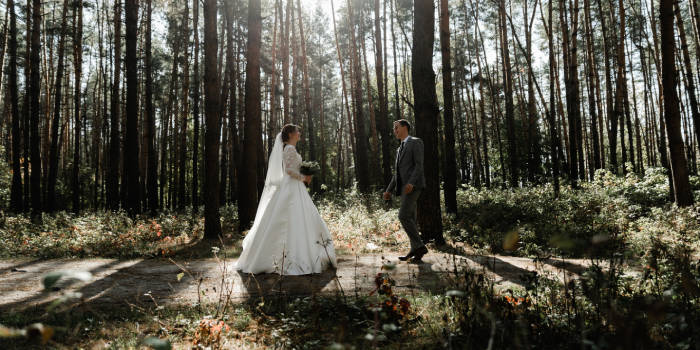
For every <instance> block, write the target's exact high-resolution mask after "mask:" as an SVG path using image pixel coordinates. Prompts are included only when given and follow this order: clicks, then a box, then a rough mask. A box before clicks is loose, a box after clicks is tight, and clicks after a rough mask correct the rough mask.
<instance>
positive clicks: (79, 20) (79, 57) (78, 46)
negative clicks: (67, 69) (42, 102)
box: [71, 0, 83, 213]
mask: <svg viewBox="0 0 700 350" xmlns="http://www.w3.org/2000/svg"><path fill="white" fill-rule="evenodd" d="M74 6H75V8H74V9H73V11H74V16H73V19H74V22H75V23H74V31H73V65H74V67H75V70H74V76H75V84H74V86H73V88H74V91H73V118H74V119H75V125H74V128H75V130H74V132H75V135H74V140H73V143H74V146H73V179H72V181H71V183H72V185H73V212H75V213H77V212H78V211H79V210H80V127H81V125H80V121H81V118H80V108H81V97H82V96H81V94H80V77H81V75H82V74H83V0H78V1H77V3H76V4H75V5H74Z"/></svg>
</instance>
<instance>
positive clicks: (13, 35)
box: [7, 0, 27, 213]
mask: <svg viewBox="0 0 700 350" xmlns="http://www.w3.org/2000/svg"><path fill="white" fill-rule="evenodd" d="M7 11H8V12H9V14H10V29H9V32H8V36H9V37H8V45H7V51H8V53H7V54H8V59H9V66H8V68H7V69H8V70H7V75H8V76H7V88H8V94H7V95H8V100H9V103H10V113H11V117H12V186H11V188H10V209H11V210H12V211H13V212H15V213H20V212H21V211H22V210H23V208H24V204H23V194H22V174H21V169H20V151H21V149H20V148H21V146H20V141H21V139H22V136H21V131H20V127H19V122H20V114H19V91H18V89H17V14H16V13H15V3H14V0H7ZM25 108H26V107H25ZM25 181H27V180H26V179H25Z"/></svg>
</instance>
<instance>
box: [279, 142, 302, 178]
mask: <svg viewBox="0 0 700 350" xmlns="http://www.w3.org/2000/svg"><path fill="white" fill-rule="evenodd" d="M282 154H283V155H282V158H283V160H284V170H285V171H286V172H287V174H289V176H291V177H293V178H295V179H297V180H299V181H303V180H304V176H303V175H301V173H299V171H298V170H297V169H298V168H299V167H300V166H301V161H300V160H299V157H297V151H296V149H295V148H294V146H286V147H284V152H282Z"/></svg>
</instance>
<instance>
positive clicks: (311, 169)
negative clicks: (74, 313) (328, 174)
mask: <svg viewBox="0 0 700 350" xmlns="http://www.w3.org/2000/svg"><path fill="white" fill-rule="evenodd" d="M319 171H321V167H320V166H319V165H318V162H301V168H299V172H300V173H301V174H302V175H316V173H318V172H319Z"/></svg>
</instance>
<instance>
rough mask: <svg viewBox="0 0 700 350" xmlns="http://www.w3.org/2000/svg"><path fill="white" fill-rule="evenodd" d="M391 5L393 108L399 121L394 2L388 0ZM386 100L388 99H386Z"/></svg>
mask: <svg viewBox="0 0 700 350" xmlns="http://www.w3.org/2000/svg"><path fill="white" fill-rule="evenodd" d="M388 1H389V2H390V3H391V6H390V9H391V10H390V11H389V12H390V13H391V48H392V51H393V55H392V57H393V58H394V105H395V106H394V108H395V109H396V111H395V113H396V116H395V119H401V118H403V117H402V116H401V107H400V101H399V79H398V73H397V70H398V67H399V65H398V64H397V63H396V57H397V55H396V32H395V31H394V14H395V12H394V1H395V0H388ZM387 98H388V97H387Z"/></svg>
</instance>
